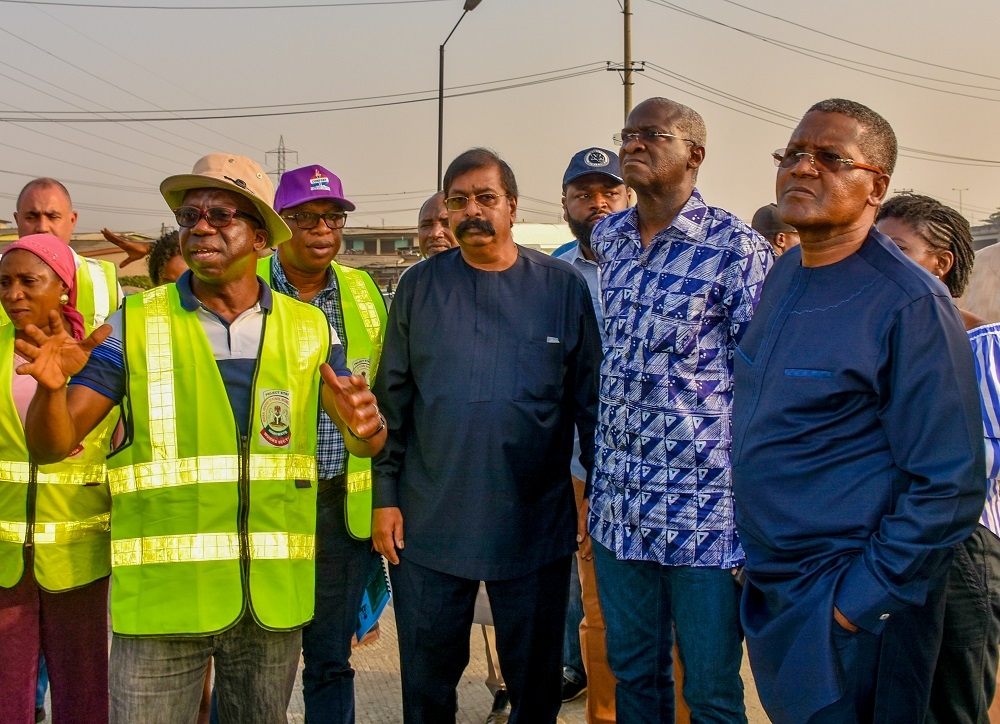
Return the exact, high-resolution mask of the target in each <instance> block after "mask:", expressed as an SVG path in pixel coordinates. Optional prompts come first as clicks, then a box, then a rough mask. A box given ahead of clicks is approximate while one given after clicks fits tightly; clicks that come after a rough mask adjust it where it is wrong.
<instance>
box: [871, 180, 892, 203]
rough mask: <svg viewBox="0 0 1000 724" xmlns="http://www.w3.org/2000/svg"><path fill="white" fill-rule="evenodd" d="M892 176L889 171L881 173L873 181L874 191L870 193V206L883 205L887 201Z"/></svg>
mask: <svg viewBox="0 0 1000 724" xmlns="http://www.w3.org/2000/svg"><path fill="white" fill-rule="evenodd" d="M890 181H891V178H890V176H889V174H887V173H880V174H879V175H878V176H876V177H875V179H874V181H873V182H872V191H871V193H870V194H869V195H868V205H869V206H875V207H878V206H881V205H882V202H883V201H885V197H886V194H888V193H889V182H890Z"/></svg>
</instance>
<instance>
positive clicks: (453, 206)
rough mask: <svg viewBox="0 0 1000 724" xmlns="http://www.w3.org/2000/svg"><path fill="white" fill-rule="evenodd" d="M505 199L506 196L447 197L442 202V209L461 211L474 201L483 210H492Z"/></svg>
mask: <svg viewBox="0 0 1000 724" xmlns="http://www.w3.org/2000/svg"><path fill="white" fill-rule="evenodd" d="M505 198H507V194H476V195H475V196H449V197H448V198H446V199H445V200H444V207H445V208H446V209H448V211H462V210H464V209H465V208H466V207H467V206H468V205H469V201H471V200H472V199H475V200H476V206H479V207H480V208H483V209H492V208H493V207H494V206H496V205H497V204H499V203H500V199H505Z"/></svg>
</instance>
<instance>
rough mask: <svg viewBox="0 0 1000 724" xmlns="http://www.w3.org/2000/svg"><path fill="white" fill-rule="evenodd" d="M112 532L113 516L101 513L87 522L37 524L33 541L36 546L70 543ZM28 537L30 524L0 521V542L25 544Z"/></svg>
mask: <svg viewBox="0 0 1000 724" xmlns="http://www.w3.org/2000/svg"><path fill="white" fill-rule="evenodd" d="M109 530H111V514H110V513H100V514H98V515H95V516H92V517H90V518H87V519H86V520H73V521H70V522H68V523H35V525H34V535H33V536H32V541H33V542H34V543H35V545H47V544H51V543H70V542H72V541H78V540H82V539H84V538H86V537H87V536H89V535H91V534H93V533H95V532H97V533H107V532H108V531H109ZM27 535H28V524H27V523H22V522H18V521H16V520H0V541H4V542H6V543H24V541H25V538H26V537H27Z"/></svg>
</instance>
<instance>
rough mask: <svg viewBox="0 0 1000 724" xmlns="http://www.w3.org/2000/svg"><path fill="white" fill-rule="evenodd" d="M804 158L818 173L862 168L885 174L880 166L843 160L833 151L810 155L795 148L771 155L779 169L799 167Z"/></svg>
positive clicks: (781, 150) (849, 159) (847, 159)
mask: <svg viewBox="0 0 1000 724" xmlns="http://www.w3.org/2000/svg"><path fill="white" fill-rule="evenodd" d="M803 156H805V157H806V159H807V160H808V161H809V165H810V166H812V167H813V168H814V169H816V170H817V171H829V172H830V173H837V171H840V170H841V169H843V168H860V169H861V170H862V171H871V172H873V173H885V171H883V170H882V169H880V168H879V167H878V166H869V165H868V164H867V163H861V162H860V161H855V160H854V159H853V158H841V157H840V156H838V155H837V154H836V153H834V152H833V151H817V152H816V153H809V152H808V151H798V150H796V149H794V148H779V149H778V150H777V151H775V152H774V153H772V154H771V158H773V159H774V165H775V166H777V167H778V168H792V167H793V166H798V164H799V159H800V158H802V157H803Z"/></svg>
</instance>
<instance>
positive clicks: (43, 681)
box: [35, 656, 49, 709]
mask: <svg viewBox="0 0 1000 724" xmlns="http://www.w3.org/2000/svg"><path fill="white" fill-rule="evenodd" d="M48 688H49V670H48V669H47V668H45V657H44V656H39V657H38V683H37V684H35V708H36V709H41V708H42V707H43V706H45V692H46V691H47V690H48Z"/></svg>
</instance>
